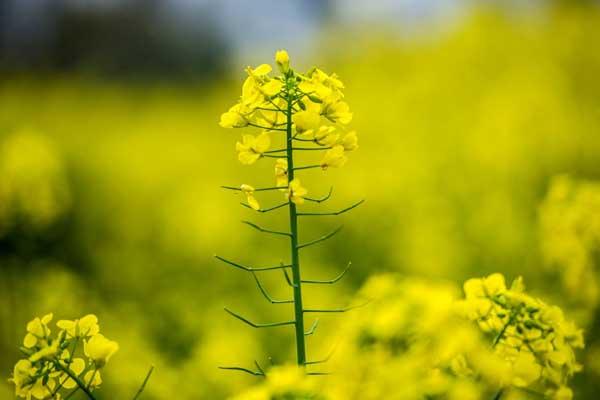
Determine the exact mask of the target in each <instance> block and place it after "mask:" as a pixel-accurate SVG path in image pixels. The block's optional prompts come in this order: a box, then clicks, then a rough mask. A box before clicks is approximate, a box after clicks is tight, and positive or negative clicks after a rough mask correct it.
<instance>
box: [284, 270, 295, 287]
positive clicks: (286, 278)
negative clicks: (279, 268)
mask: <svg viewBox="0 0 600 400" xmlns="http://www.w3.org/2000/svg"><path fill="white" fill-rule="evenodd" d="M283 275H284V276H285V281H286V282H287V284H288V285H289V286H291V287H295V285H294V284H293V283H292V280H291V279H290V276H289V275H288V273H287V271H286V270H285V269H284V270H283Z"/></svg>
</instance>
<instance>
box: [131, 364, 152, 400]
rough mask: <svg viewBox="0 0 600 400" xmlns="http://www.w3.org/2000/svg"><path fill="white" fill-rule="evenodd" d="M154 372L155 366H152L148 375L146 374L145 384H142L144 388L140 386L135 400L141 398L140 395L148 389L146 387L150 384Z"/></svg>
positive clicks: (134, 397)
mask: <svg viewBox="0 0 600 400" xmlns="http://www.w3.org/2000/svg"><path fill="white" fill-rule="evenodd" d="M153 371H154V365H153V366H151V367H150V369H149V370H148V373H147V374H146V377H145V378H144V382H142V386H140V388H139V389H138V391H137V393H136V394H135V396H133V400H136V399H137V398H138V397H140V395H141V394H142V392H143V391H144V389H145V388H146V385H147V384H148V380H149V379H150V376H151V375H152V372H153Z"/></svg>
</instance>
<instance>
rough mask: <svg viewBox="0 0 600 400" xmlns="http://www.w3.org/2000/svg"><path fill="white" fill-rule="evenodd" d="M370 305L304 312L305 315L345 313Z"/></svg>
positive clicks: (312, 309)
mask: <svg viewBox="0 0 600 400" xmlns="http://www.w3.org/2000/svg"><path fill="white" fill-rule="evenodd" d="M369 303H370V301H367V302H365V303H362V304H358V305H355V306H348V307H344V308H324V309H320V308H306V309H304V312H305V313H345V312H346V311H350V310H354V309H355V308H360V307H364V306H366V305H367V304H369Z"/></svg>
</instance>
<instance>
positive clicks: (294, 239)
mask: <svg viewBox="0 0 600 400" xmlns="http://www.w3.org/2000/svg"><path fill="white" fill-rule="evenodd" d="M286 77H287V78H288V80H287V82H292V83H291V84H290V83H286V84H287V90H286V101H287V110H286V122H287V123H286V155H287V163H288V182H291V181H292V180H293V179H294V149H293V136H292V100H293V99H292V95H291V94H290V89H292V87H293V76H286ZM290 86H291V87H290ZM288 204H289V212H290V250H291V253H292V254H291V255H292V257H291V258H292V282H293V289H294V321H295V323H294V326H295V328H296V355H297V362H298V365H300V366H302V367H304V366H305V365H306V345H305V335H304V311H303V309H302V279H301V276H300V257H299V254H298V215H297V212H296V204H294V203H293V202H292V201H291V200H288Z"/></svg>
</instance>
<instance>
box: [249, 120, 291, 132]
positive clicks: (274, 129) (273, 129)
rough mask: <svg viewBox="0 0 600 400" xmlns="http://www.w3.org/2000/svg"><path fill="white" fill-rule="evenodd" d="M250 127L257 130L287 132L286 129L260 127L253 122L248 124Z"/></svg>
mask: <svg viewBox="0 0 600 400" xmlns="http://www.w3.org/2000/svg"><path fill="white" fill-rule="evenodd" d="M248 125H249V126H253V127H255V128H260V129H264V130H266V131H283V132H285V129H282V128H272V127H268V126H262V125H258V124H253V123H252V122H248Z"/></svg>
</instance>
